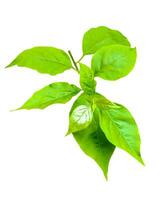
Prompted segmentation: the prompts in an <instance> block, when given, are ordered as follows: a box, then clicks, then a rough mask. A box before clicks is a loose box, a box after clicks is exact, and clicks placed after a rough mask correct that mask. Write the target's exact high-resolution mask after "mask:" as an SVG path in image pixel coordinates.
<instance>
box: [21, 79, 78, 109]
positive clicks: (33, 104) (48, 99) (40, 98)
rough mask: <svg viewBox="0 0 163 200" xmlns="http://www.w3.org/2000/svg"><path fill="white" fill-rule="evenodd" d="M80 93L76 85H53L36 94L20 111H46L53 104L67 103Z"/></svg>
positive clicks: (60, 83)
mask: <svg viewBox="0 0 163 200" xmlns="http://www.w3.org/2000/svg"><path fill="white" fill-rule="evenodd" d="M79 92H80V89H79V88H78V87H77V86H75V85H70V84H68V83H65V82H56V83H52V84H50V85H48V86H46V87H44V88H42V89H41V90H38V91H37V92H35V93H34V94H33V95H32V97H31V98H30V99H29V100H28V101H26V102H25V104H24V105H23V106H22V107H20V108H19V109H28V110H29V109H33V108H39V109H44V108H46V107H47V106H50V105H52V104H56V103H66V102H68V101H69V100H70V99H71V98H72V97H73V96H75V95H76V94H77V93H79Z"/></svg>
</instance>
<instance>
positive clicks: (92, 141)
mask: <svg viewBox="0 0 163 200" xmlns="http://www.w3.org/2000/svg"><path fill="white" fill-rule="evenodd" d="M73 136H74V138H75V140H76V141H77V143H78V144H79V146H80V148H81V149H82V150H83V152H84V153H85V154H86V155H88V156H90V157H91V158H92V159H94V160H95V161H96V163H97V164H98V165H99V167H100V168H101V169H102V171H103V174H104V176H105V178H106V179H107V173H108V165H109V161H110V159H111V156H112V154H113V152H114V149H115V146H114V145H112V144H111V143H110V142H109V141H108V140H107V139H106V137H105V135H104V133H103V132H102V130H101V129H100V127H99V126H98V125H97V124H96V122H95V121H92V123H91V124H90V125H89V127H87V128H86V129H84V130H82V131H79V132H75V133H73Z"/></svg>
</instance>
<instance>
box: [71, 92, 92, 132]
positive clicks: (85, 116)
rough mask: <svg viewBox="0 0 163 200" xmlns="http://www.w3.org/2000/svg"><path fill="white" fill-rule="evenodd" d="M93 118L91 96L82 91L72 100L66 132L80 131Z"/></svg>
mask: <svg viewBox="0 0 163 200" xmlns="http://www.w3.org/2000/svg"><path fill="white" fill-rule="evenodd" d="M92 118H93V108H92V99H91V96H88V95H87V94H85V93H83V94H81V95H80V96H79V97H78V99H77V100H76V101H75V102H74V104H73V106H72V108H71V111H70V114H69V129H68V133H67V135H68V134H70V133H72V132H76V131H80V130H82V129H85V128H87V127H88V126H89V124H90V123H91V122H92Z"/></svg>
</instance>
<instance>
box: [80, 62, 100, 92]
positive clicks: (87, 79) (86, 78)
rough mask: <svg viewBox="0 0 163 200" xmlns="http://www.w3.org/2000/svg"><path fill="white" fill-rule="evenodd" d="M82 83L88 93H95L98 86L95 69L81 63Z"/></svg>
mask: <svg viewBox="0 0 163 200" xmlns="http://www.w3.org/2000/svg"><path fill="white" fill-rule="evenodd" d="M80 85H81V88H82V89H83V90H84V92H86V93H87V94H93V93H94V92H95V88H96V81H95V80H94V74H93V71H92V70H91V69H90V68H89V67H87V66H86V65H84V64H82V63H80Z"/></svg>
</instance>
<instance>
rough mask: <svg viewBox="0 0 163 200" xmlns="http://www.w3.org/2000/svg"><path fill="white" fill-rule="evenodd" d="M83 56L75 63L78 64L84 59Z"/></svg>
mask: <svg viewBox="0 0 163 200" xmlns="http://www.w3.org/2000/svg"><path fill="white" fill-rule="evenodd" d="M84 56H85V55H84V54H83V55H82V56H81V58H80V59H79V60H78V61H77V62H76V63H79V62H80V61H81V60H82V59H83V58H84Z"/></svg>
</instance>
